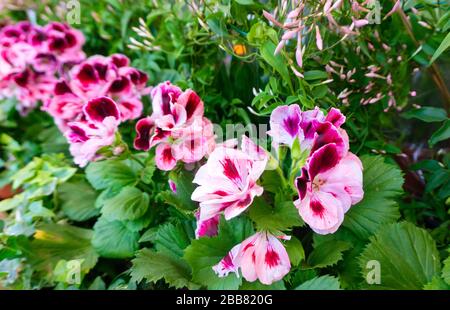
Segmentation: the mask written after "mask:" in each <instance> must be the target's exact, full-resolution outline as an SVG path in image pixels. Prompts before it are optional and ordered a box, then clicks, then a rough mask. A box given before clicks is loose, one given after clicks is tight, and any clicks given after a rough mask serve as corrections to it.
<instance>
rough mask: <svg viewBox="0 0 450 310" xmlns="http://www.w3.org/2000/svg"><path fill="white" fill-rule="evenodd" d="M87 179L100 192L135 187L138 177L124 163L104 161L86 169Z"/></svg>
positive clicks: (91, 164)
mask: <svg viewBox="0 0 450 310" xmlns="http://www.w3.org/2000/svg"><path fill="white" fill-rule="evenodd" d="M86 178H87V179H88V181H89V183H91V185H92V186H93V187H94V188H95V189H97V190H100V189H106V188H113V189H120V188H122V187H125V186H130V185H134V184H136V181H137V178H138V176H137V175H136V173H135V171H134V170H133V169H132V168H131V167H129V166H127V165H126V164H125V163H124V162H122V161H118V160H103V161H97V162H91V163H90V164H89V166H88V167H87V168H86Z"/></svg>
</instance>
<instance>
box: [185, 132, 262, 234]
mask: <svg viewBox="0 0 450 310" xmlns="http://www.w3.org/2000/svg"><path fill="white" fill-rule="evenodd" d="M226 144H227V143H226ZM267 160H268V156H267V154H266V152H265V151H264V150H263V149H261V148H260V147H258V146H257V145H256V144H254V143H253V141H251V140H250V139H249V138H247V137H246V136H243V137H242V143H241V149H237V148H231V147H227V146H226V145H220V146H217V147H216V148H215V150H214V151H213V152H212V153H211V154H210V155H209V158H208V161H207V162H206V164H205V165H203V166H202V167H200V169H199V170H198V171H197V174H196V175H195V177H194V180H193V183H195V184H198V185H200V186H199V187H197V188H196V189H195V190H194V192H193V193H192V196H191V199H192V200H194V201H198V202H200V210H199V215H198V220H197V227H200V226H201V225H203V223H204V221H207V220H209V219H211V218H214V217H216V216H217V215H219V214H221V213H223V214H224V216H225V219H226V220H229V219H231V218H233V217H235V216H238V215H239V214H241V213H242V212H244V211H245V210H246V209H247V208H248V207H249V206H250V205H251V203H252V202H253V199H254V197H255V196H261V195H262V193H263V191H264V189H263V188H262V187H261V186H259V185H258V184H257V183H256V182H257V180H258V179H259V177H260V176H261V175H262V173H263V172H264V170H265V168H266V164H267Z"/></svg>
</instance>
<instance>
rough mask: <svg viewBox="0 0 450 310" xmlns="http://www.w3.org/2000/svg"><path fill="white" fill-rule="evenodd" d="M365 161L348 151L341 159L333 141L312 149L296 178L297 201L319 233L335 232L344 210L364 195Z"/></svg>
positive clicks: (304, 215)
mask: <svg viewBox="0 0 450 310" xmlns="http://www.w3.org/2000/svg"><path fill="white" fill-rule="evenodd" d="M362 170H363V167H362V163H361V161H360V160H359V158H358V157H357V156H355V155H354V154H352V153H350V152H348V153H347V154H346V155H345V156H344V157H343V158H342V159H341V158H340V154H339V150H338V148H337V146H336V144H334V143H330V144H327V145H325V146H323V147H321V148H320V149H318V150H317V151H316V152H314V153H313V155H312V156H311V158H310V159H309V161H308V164H307V167H306V168H303V169H302V174H301V176H300V177H298V178H297V179H296V181H295V186H296V188H297V190H298V194H299V199H298V200H296V201H295V202H294V204H295V206H296V207H297V208H298V210H299V213H300V216H301V217H302V218H303V220H304V221H305V222H306V223H307V224H308V225H309V226H310V227H311V228H312V229H313V230H314V231H315V232H316V233H318V234H330V233H334V232H335V231H336V230H337V229H338V228H339V226H340V225H341V224H342V222H343V220H344V214H345V213H346V212H347V211H348V210H349V209H350V207H351V206H352V205H354V204H356V203H358V202H360V201H361V199H362V198H363V196H364V192H363V187H362V181H363V175H362Z"/></svg>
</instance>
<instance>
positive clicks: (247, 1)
mask: <svg viewBox="0 0 450 310" xmlns="http://www.w3.org/2000/svg"><path fill="white" fill-rule="evenodd" d="M234 1H236V2H237V3H239V4H240V5H252V4H254V2H253V0H234Z"/></svg>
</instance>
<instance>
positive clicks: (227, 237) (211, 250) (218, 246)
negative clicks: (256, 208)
mask: <svg viewBox="0 0 450 310" xmlns="http://www.w3.org/2000/svg"><path fill="white" fill-rule="evenodd" d="M247 223H249V224H247ZM249 228H251V223H250V222H249V221H248V220H247V219H245V218H243V217H239V218H234V219H233V220H231V221H225V220H224V219H223V218H221V220H220V223H219V234H218V236H216V237H212V238H207V237H204V238H200V239H197V240H193V241H192V243H191V245H190V246H188V247H187V248H186V250H185V254H184V259H185V260H186V261H187V262H188V263H189V265H190V266H191V268H192V273H193V277H192V279H193V281H194V282H197V283H200V284H202V285H203V286H206V287H207V288H208V289H237V288H238V287H239V286H240V285H241V282H242V278H241V277H239V278H238V277H237V276H236V275H235V274H234V273H231V274H229V275H228V276H227V277H224V278H219V277H218V276H217V275H216V274H215V273H214V271H213V270H212V267H213V266H214V265H216V264H217V263H219V261H220V260H221V259H222V258H223V257H224V256H225V255H227V254H228V252H229V251H230V250H231V249H232V248H233V247H234V246H235V245H237V244H238V243H240V242H242V241H243V240H244V239H245V238H246V237H248V235H250V234H251V231H250V229H249Z"/></svg>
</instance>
